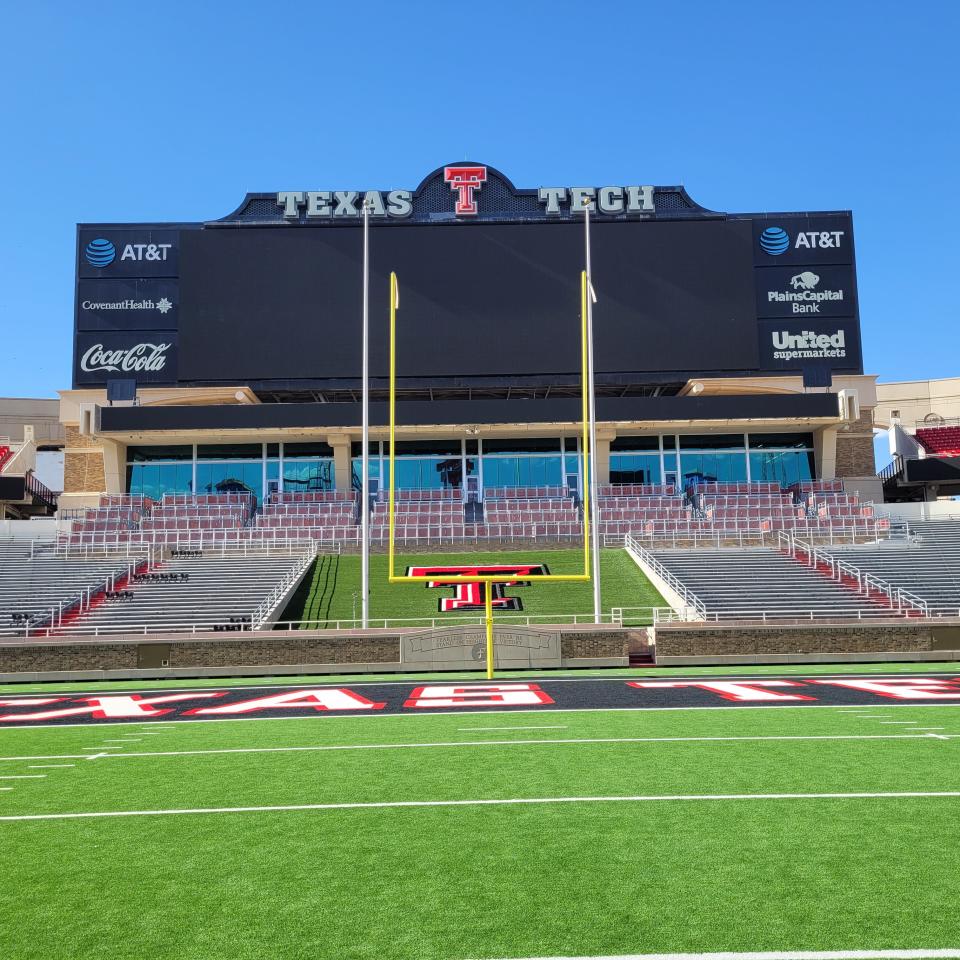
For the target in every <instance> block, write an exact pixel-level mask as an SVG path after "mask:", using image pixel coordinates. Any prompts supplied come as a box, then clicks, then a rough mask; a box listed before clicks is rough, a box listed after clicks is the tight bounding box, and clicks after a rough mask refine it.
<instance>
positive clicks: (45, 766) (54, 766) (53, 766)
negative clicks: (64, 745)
mask: <svg viewBox="0 0 960 960" xmlns="http://www.w3.org/2000/svg"><path fill="white" fill-rule="evenodd" d="M75 766H76V764H75V763H31V764H30V765H29V766H28V767H27V769H28V770H62V769H63V768H65V767H75Z"/></svg>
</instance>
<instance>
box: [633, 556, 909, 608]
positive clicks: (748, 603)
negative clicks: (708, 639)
mask: <svg viewBox="0 0 960 960" xmlns="http://www.w3.org/2000/svg"><path fill="white" fill-rule="evenodd" d="M650 553H651V555H652V556H653V557H654V559H655V560H657V561H658V562H659V563H660V564H661V565H662V566H663V567H664V568H665V569H666V570H667V571H668V573H670V574H672V575H673V576H675V577H676V578H677V580H679V581H680V583H682V584H683V585H684V586H685V587H686V588H687V589H688V590H689V591H690V592H691V593H692V594H693V595H694V596H695V597H696V598H698V599H699V600H700V602H701V603H702V604H703V606H704V608H705V609H706V615H707V619H717V620H733V619H746V620H770V619H773V620H776V619H823V618H827V617H838V618H842V619H850V618H853V619H864V618H869V617H878V616H880V617H882V616H890V615H891V613H892V611H891V609H890V607H889V605H887V604H885V603H880V602H879V601H877V600H876V599H873V598H865V597H862V596H859V595H857V594H855V593H854V592H853V591H852V590H849V589H848V588H847V587H845V586H843V585H842V584H839V583H836V582H835V581H833V580H830V579H828V578H827V577H824V576H823V575H822V574H821V573H819V572H818V571H817V570H815V569H812V568H810V567H807V566H804V565H802V564H800V563H798V562H797V561H795V560H793V559H791V558H790V557H789V556H786V555H785V554H783V553H781V552H780V551H778V550H776V549H774V548H772V547H743V548H740V547H736V548H721V549H708V548H700V549H670V550H653V551H650Z"/></svg>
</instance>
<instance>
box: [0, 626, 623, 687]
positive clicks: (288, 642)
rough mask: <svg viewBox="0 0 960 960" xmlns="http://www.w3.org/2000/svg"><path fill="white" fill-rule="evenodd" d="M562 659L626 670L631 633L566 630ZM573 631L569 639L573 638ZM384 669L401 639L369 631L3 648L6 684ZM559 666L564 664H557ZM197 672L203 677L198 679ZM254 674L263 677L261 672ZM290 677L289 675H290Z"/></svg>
mask: <svg viewBox="0 0 960 960" xmlns="http://www.w3.org/2000/svg"><path fill="white" fill-rule="evenodd" d="M559 630H560V633H561V648H562V658H563V660H564V661H569V660H597V659H606V660H614V661H616V660H622V662H623V663H624V664H625V663H626V657H627V656H628V653H627V647H628V643H629V636H630V635H631V631H626V630H622V629H619V628H614V627H592V626H591V627H571V628H566V630H565V629H564V628H562V627H561V628H559ZM567 631H569V632H567ZM351 664H362V665H364V666H365V668H367V669H377V668H376V667H372V668H371V667H370V665H379V664H383V667H384V668H385V669H391V670H400V669H401V668H402V664H401V662H400V633H399V632H397V631H394V630H369V631H365V632H359V631H358V632H355V633H349V632H346V631H343V632H335V631H332V630H301V631H294V632H286V631H279V630H278V631H264V632H257V633H253V634H244V635H241V634H227V635H226V636H224V635H223V634H197V635H194V636H190V637H189V638H188V637H185V636H177V635H176V634H171V635H167V636H160V635H157V636H151V637H150V638H149V639H147V638H144V637H143V636H129V637H122V636H121V637H116V638H115V639H110V640H106V639H103V638H100V639H97V640H90V641H80V642H76V641H73V640H70V641H66V640H64V641H62V642H58V641H52V642H43V643H28V642H24V641H16V640H4V641H3V642H0V677H6V678H11V677H13V676H14V675H16V674H52V673H79V672H88V673H91V674H93V673H99V672H103V671H118V672H119V673H120V674H124V673H126V674H127V675H130V676H136V675H140V676H144V675H150V676H163V675H165V674H169V675H174V674H176V675H179V676H190V675H197V676H199V675H202V674H203V673H204V672H205V671H211V672H218V673H220V674H229V671H230V670H231V669H234V668H236V669H237V670H238V671H241V672H243V671H244V670H247V669H248V668H260V667H262V668H265V669H264V670H263V672H264V673H269V668H271V667H277V668H280V667H284V668H296V667H298V666H301V665H303V666H311V665H312V666H319V665H324V666H327V665H329V666H332V667H337V666H343V667H346V668H349V666H350V665H351ZM556 665H557V666H559V665H560V664H559V662H558V663H557V664H556ZM193 671H196V673H195V674H194V673H193ZM253 672H256V670H255V669H254V670H253ZM284 672H290V670H286V671H284Z"/></svg>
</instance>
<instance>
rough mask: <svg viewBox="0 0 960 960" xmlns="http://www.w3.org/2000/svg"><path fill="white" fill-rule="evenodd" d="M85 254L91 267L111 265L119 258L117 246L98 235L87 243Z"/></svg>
mask: <svg viewBox="0 0 960 960" xmlns="http://www.w3.org/2000/svg"><path fill="white" fill-rule="evenodd" d="M83 255H84V256H85V257H86V258H87V263H89V264H90V266H91V267H109V266H110V264H111V263H113V261H114V260H116V258H117V248H116V247H115V246H114V245H113V244H112V243H111V242H110V241H109V240H104V239H103V237H98V238H97V239H96V240H91V241H90V242H89V243H88V244H87V246H86V249H85V250H84V251H83Z"/></svg>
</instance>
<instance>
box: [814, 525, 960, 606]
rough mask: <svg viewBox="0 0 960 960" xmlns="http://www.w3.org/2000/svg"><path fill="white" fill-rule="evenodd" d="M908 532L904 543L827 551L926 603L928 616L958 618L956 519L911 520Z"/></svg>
mask: <svg viewBox="0 0 960 960" xmlns="http://www.w3.org/2000/svg"><path fill="white" fill-rule="evenodd" d="M909 529H910V534H911V538H910V539H909V540H908V541H888V542H880V543H876V544H870V545H861V546H849V547H833V548H830V549H829V551H828V552H829V553H830V554H831V555H832V556H834V557H836V558H838V559H841V560H845V561H847V562H848V563H851V564H853V565H854V566H855V567H857V568H858V569H859V570H862V571H863V572H864V573H867V574H871V575H872V576H874V577H877V578H879V579H881V580H884V581H886V582H887V583H889V584H891V585H893V586H896V587H900V588H901V589H903V590H906V591H908V592H909V593H911V594H913V595H914V596H915V597H918V598H919V599H921V600H924V601H926V603H927V605H928V608H929V612H930V614H931V615H932V616H952V617H960V519H953V520H924V521H911V522H910V524H909Z"/></svg>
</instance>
